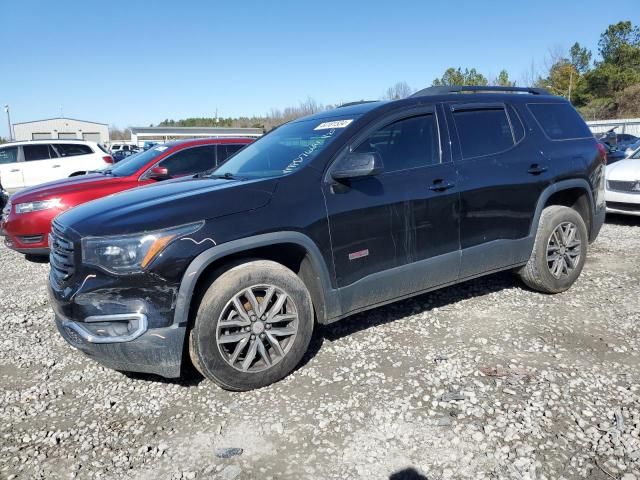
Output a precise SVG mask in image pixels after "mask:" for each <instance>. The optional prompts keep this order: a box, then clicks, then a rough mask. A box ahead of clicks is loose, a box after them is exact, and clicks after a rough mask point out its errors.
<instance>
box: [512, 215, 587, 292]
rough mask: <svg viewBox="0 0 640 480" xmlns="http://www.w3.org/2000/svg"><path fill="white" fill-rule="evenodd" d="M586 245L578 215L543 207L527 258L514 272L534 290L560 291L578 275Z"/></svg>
mask: <svg viewBox="0 0 640 480" xmlns="http://www.w3.org/2000/svg"><path fill="white" fill-rule="evenodd" d="M587 243H588V234H587V227H586V226H585V224H584V220H583V219H582V216H581V215H580V214H579V213H578V212H576V211H575V210H574V209H572V208H569V207H564V206H561V205H552V206H550V207H547V208H545V209H544V210H543V211H542V215H541V216H540V222H539V223H538V232H537V234H536V239H535V243H534V245H533V251H532V252H531V257H530V258H529V261H528V262H527V264H526V265H525V266H523V267H522V268H521V269H520V270H519V271H518V272H517V273H518V275H519V276H520V278H521V279H522V281H523V282H524V283H525V284H526V285H527V286H528V287H530V288H532V289H534V290H538V291H540V292H544V293H559V292H564V291H565V290H567V289H568V288H569V287H571V285H573V283H574V282H575V281H576V279H577V278H578V277H579V276H580V272H582V268H583V267H584V262H585V260H586V257H587Z"/></svg>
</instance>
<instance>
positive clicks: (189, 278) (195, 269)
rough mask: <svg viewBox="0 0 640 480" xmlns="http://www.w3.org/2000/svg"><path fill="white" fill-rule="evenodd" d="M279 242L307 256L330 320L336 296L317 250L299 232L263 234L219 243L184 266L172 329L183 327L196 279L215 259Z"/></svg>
mask: <svg viewBox="0 0 640 480" xmlns="http://www.w3.org/2000/svg"><path fill="white" fill-rule="evenodd" d="M278 243H293V244H296V245H299V246H300V247H302V248H304V249H305V250H306V252H307V254H308V257H309V260H310V261H311V264H312V266H313V269H314V272H315V273H316V274H317V277H318V279H319V280H320V283H321V285H320V288H321V290H322V292H320V295H321V296H322V299H321V300H322V301H323V302H324V305H323V306H321V309H322V310H324V312H325V318H331V317H332V316H335V313H334V312H337V311H338V309H339V302H338V296H337V294H336V292H335V290H334V289H333V288H332V287H331V277H330V275H329V271H328V270H327V266H326V264H325V262H324V259H323V257H322V254H321V253H320V249H319V248H318V246H317V245H316V244H315V242H314V241H313V240H311V239H310V238H309V237H308V236H306V235H304V234H303V233H300V232H294V231H284V232H273V233H265V234H262V235H255V236H252V237H246V238H241V239H238V240H233V241H231V242H226V243H222V244H220V245H216V246H214V247H211V248H209V249H208V250H205V251H204V252H202V253H201V254H200V255H198V256H197V257H196V258H195V259H194V260H193V261H192V262H191V263H190V264H189V266H188V267H187V270H186V271H185V273H184V275H183V277H182V281H181V282H180V289H179V290H178V297H177V300H176V308H175V313H174V317H173V326H175V327H186V326H187V322H188V320H189V308H190V306H191V298H192V295H193V291H194V290H195V287H196V284H197V283H198V279H199V278H200V276H201V275H202V272H204V270H205V269H206V268H207V267H208V266H209V265H211V264H212V263H213V262H215V261H216V260H219V259H221V258H224V257H226V256H229V255H232V254H234V253H240V252H243V251H247V250H251V249H253V248H258V247H266V246H270V245H274V244H278ZM322 307H323V308H322ZM318 320H319V321H320V323H324V321H325V320H324V318H319V319H318Z"/></svg>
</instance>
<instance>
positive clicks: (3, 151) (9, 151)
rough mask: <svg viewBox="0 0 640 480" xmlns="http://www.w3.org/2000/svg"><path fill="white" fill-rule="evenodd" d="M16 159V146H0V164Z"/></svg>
mask: <svg viewBox="0 0 640 480" xmlns="http://www.w3.org/2000/svg"><path fill="white" fill-rule="evenodd" d="M17 161H18V147H5V148H0V164H2V163H16V162H17Z"/></svg>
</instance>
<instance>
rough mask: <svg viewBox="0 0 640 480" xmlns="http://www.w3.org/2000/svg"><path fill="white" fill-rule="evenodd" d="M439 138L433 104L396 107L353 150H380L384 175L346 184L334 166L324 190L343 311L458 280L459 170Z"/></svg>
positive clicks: (360, 138) (361, 138)
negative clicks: (336, 177) (403, 109)
mask: <svg viewBox="0 0 640 480" xmlns="http://www.w3.org/2000/svg"><path fill="white" fill-rule="evenodd" d="M440 136H441V135H440V128H439V122H438V115H437V112H436V110H435V108H434V107H426V108H424V107H423V108H420V109H412V110H411V111H406V112H403V113H401V114H398V113H396V114H394V115H393V116H388V117H386V118H385V119H384V120H382V121H381V122H378V123H377V124H376V125H375V126H374V127H372V128H371V129H369V130H367V131H366V132H363V134H362V135H360V136H359V137H357V138H356V140H355V141H354V142H353V143H352V145H351V146H350V148H349V151H351V152H356V153H376V154H378V155H379V156H380V158H381V159H382V163H383V165H384V171H383V172H382V173H380V174H378V175H375V176H367V177H361V178H354V179H352V180H349V181H347V182H344V183H343V182H337V181H335V180H333V179H332V177H331V176H330V173H331V168H330V169H329V172H328V175H327V177H326V180H325V183H324V185H323V193H324V196H325V202H326V208H327V216H328V220H329V229H330V233H331V243H332V251H333V260H334V267H335V276H336V283H337V285H338V287H339V288H340V289H341V301H342V308H343V311H344V312H345V313H347V312H350V311H354V310H357V309H359V308H363V307H365V306H368V305H375V304H376V303H381V302H384V301H388V300H391V299H394V298H397V297H401V296H403V295H408V294H411V293H415V292H418V291H420V290H424V289H427V288H430V287H432V286H435V285H439V284H442V283H447V282H451V281H454V280H455V279H456V278H457V276H458V270H459V232H458V228H459V218H458V212H459V199H458V191H457V189H456V186H455V183H456V172H455V168H454V166H453V163H452V162H451V161H450V155H449V151H448V142H443V141H441V140H440ZM443 146H444V148H445V150H444V151H443ZM443 153H445V155H444V157H443ZM346 154H348V152H344V153H343V155H346ZM339 158H340V157H339ZM339 158H338V160H339ZM443 158H445V159H449V161H443ZM336 163H337V162H334V165H336Z"/></svg>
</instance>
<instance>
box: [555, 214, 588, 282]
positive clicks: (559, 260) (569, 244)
mask: <svg viewBox="0 0 640 480" xmlns="http://www.w3.org/2000/svg"><path fill="white" fill-rule="evenodd" d="M581 250H582V240H581V238H580V232H579V231H578V227H576V226H575V225H574V224H573V223H571V222H563V223H561V224H560V225H558V226H557V227H556V228H555V229H554V230H553V232H552V233H551V236H550V237H549V241H548V242H547V266H548V267H549V272H551V275H553V276H554V277H555V278H560V277H562V276H567V275H569V274H570V273H571V272H572V271H573V270H574V269H575V268H576V267H577V266H578V265H579V263H580V255H581Z"/></svg>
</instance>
